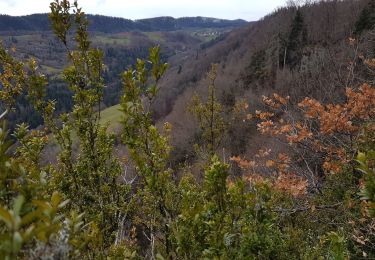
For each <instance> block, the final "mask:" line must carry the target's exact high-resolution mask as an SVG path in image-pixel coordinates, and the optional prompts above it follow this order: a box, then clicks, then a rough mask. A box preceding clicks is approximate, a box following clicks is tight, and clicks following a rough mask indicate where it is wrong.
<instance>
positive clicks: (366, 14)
mask: <svg viewBox="0 0 375 260" xmlns="http://www.w3.org/2000/svg"><path fill="white" fill-rule="evenodd" d="M374 25H375V1H374V0H370V1H369V3H368V5H367V6H366V7H365V8H364V9H363V10H362V12H361V14H360V16H359V18H358V20H357V22H356V23H355V29H354V34H356V35H360V34H361V33H362V32H364V31H368V30H371V29H373V28H374Z"/></svg>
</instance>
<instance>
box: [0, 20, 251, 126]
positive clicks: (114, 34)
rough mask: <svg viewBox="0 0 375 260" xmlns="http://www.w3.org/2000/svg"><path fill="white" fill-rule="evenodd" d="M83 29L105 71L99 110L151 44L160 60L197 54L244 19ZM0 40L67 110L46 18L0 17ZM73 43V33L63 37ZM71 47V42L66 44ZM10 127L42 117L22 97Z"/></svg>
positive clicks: (60, 52)
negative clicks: (37, 72)
mask: <svg viewBox="0 0 375 260" xmlns="http://www.w3.org/2000/svg"><path fill="white" fill-rule="evenodd" d="M87 17H88V20H89V26H88V30H89V31H90V34H91V39H90V40H91V41H92V42H93V44H94V46H95V47H99V48H101V49H102V50H103V51H104V52H105V56H104V57H105V64H106V66H107V70H106V71H105V75H104V78H105V80H106V86H107V88H106V91H105V95H104V99H103V106H104V107H108V106H112V105H116V104H118V103H119V96H120V95H119V94H120V90H121V80H119V75H120V74H121V72H122V71H124V70H125V69H126V68H127V67H128V66H131V65H134V64H135V62H136V59H137V58H145V57H146V56H147V53H148V49H149V48H150V47H151V46H157V45H160V46H161V48H162V59H163V60H167V59H168V58H170V57H172V56H174V55H176V54H177V53H181V52H186V51H187V50H196V49H198V48H199V46H200V45H201V44H203V43H205V42H209V41H210V40H212V39H215V38H217V37H219V36H220V35H223V34H225V33H227V32H228V31H230V30H231V29H233V28H234V27H236V26H241V25H244V24H246V22H245V21H241V20H236V21H229V20H221V19H215V18H205V17H185V18H179V19H175V18H172V17H159V18H152V19H143V20H137V21H132V20H127V19H123V18H115V17H106V16H99V15H88V16H87ZM0 39H1V40H2V41H3V44H4V45H5V46H6V47H7V48H15V49H17V52H16V55H17V56H18V57H20V58H22V59H29V58H31V57H33V58H35V59H36V60H37V61H38V63H39V65H40V67H41V70H42V71H43V73H45V74H46V75H47V76H48V77H49V79H50V84H49V86H48V90H47V92H48V93H47V95H48V97H49V98H51V99H58V100H59V102H58V105H57V107H56V109H57V112H66V111H69V110H70V109H71V108H72V100H71V94H72V93H71V92H70V91H69V90H68V89H67V88H66V87H65V86H64V84H61V83H62V81H61V77H60V74H61V72H62V69H63V67H64V66H65V65H66V59H65V49H64V47H63V46H61V44H60V43H59V42H58V41H57V40H56V38H55V36H54V34H53V32H52V30H51V25H50V23H49V20H48V15H47V14H35V15H29V16H20V17H12V16H7V15H0ZM68 41H72V35H70V36H69V37H68ZM70 44H74V43H73V42H70ZM10 121H11V124H10V128H11V129H13V128H14V126H15V125H16V124H18V123H21V122H25V121H26V122H27V123H29V124H30V125H31V126H32V127H33V128H34V127H37V126H38V125H40V124H42V118H41V117H40V115H38V113H35V111H34V110H33V109H32V107H31V106H30V105H28V102H26V100H25V99H24V97H23V96H21V97H20V98H19V100H18V102H17V105H16V111H15V112H13V113H12V115H11V117H10Z"/></svg>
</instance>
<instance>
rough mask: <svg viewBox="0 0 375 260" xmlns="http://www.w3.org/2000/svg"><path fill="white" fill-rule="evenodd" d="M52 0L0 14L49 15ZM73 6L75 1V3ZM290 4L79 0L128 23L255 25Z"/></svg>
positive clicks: (21, 2) (7, 2) (11, 3)
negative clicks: (196, 19) (165, 19)
mask: <svg viewBox="0 0 375 260" xmlns="http://www.w3.org/2000/svg"><path fill="white" fill-rule="evenodd" d="M50 2H51V0H0V13H1V14H9V15H26V14H32V13H47V12H48V11H49V3H50ZM71 2H73V0H71ZM285 2H286V0H79V1H78V3H79V4H80V5H81V6H82V7H83V10H84V11H85V12H86V13H90V14H102V15H108V16H117V17H124V18H128V19H140V18H150V17H157V16H173V17H182V16H207V17H216V18H225V19H237V18H241V19H245V20H248V21H255V20H258V19H259V18H261V17H263V16H264V15H266V14H268V13H270V12H272V11H273V10H274V9H275V8H277V7H280V6H282V5H284V4H285Z"/></svg>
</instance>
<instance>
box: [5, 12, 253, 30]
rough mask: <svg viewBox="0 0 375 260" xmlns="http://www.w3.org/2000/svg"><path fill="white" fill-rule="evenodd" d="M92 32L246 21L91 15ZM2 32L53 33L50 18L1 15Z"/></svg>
mask: <svg viewBox="0 0 375 260" xmlns="http://www.w3.org/2000/svg"><path fill="white" fill-rule="evenodd" d="M87 18H88V20H89V27H88V30H89V31H91V32H103V33H119V32H125V31H142V32H153V31H176V30H183V29H189V28H233V27H237V26H242V25H245V24H246V23H247V22H246V21H244V20H225V19H217V18H209V17H183V18H173V17H156V18H148V19H139V20H135V21H133V20H129V19H124V18H119V17H109V16H103V15H87ZM0 31H2V32H6V31H12V32H14V31H38V32H40V31H51V27H50V24H49V20H48V14H32V15H26V16H9V15H0Z"/></svg>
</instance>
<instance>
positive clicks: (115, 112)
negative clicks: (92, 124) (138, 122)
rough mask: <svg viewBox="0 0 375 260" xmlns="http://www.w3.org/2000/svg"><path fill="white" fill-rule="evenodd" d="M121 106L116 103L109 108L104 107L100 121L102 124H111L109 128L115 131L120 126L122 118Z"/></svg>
mask: <svg viewBox="0 0 375 260" xmlns="http://www.w3.org/2000/svg"><path fill="white" fill-rule="evenodd" d="M120 108H121V106H120V105H115V106H112V107H109V108H107V109H104V110H103V111H102V112H101V114H100V116H101V118H100V123H101V124H103V125H104V124H107V123H108V124H109V130H111V131H113V130H115V129H116V128H117V127H119V126H120V120H121V111H120Z"/></svg>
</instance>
